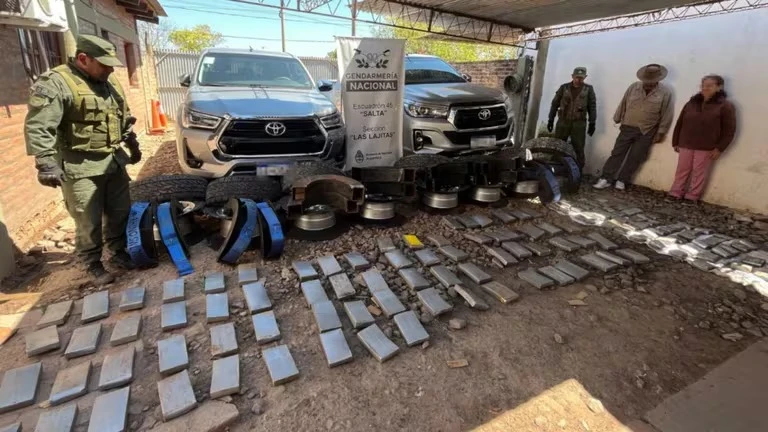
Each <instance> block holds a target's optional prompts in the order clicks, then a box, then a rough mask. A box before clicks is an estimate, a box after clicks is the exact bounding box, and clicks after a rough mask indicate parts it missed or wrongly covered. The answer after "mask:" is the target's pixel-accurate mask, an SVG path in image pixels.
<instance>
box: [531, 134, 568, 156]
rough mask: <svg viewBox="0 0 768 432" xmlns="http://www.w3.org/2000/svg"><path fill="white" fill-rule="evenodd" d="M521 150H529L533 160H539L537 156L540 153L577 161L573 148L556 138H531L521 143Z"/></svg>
mask: <svg viewBox="0 0 768 432" xmlns="http://www.w3.org/2000/svg"><path fill="white" fill-rule="evenodd" d="M523 148H524V149H529V150H531V153H533V156H534V159H539V158H538V157H537V155H538V154H541V153H544V154H554V155H558V156H570V157H572V158H574V159H578V158H577V157H576V151H574V150H573V146H572V145H570V144H568V143H567V142H565V141H563V140H561V139H557V138H551V137H539V138H533V139H530V140H528V141H526V142H525V143H523Z"/></svg>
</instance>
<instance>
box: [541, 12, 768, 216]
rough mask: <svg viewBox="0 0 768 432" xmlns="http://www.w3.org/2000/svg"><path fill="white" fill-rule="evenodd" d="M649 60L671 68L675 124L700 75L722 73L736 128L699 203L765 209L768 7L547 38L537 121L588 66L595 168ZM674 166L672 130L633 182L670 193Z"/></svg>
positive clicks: (590, 166)
mask: <svg viewBox="0 0 768 432" xmlns="http://www.w3.org/2000/svg"><path fill="white" fill-rule="evenodd" d="M648 63H660V64H663V65H665V66H666V67H667V68H668V69H669V76H668V77H667V79H666V80H665V81H664V82H665V84H667V85H669V86H671V87H672V89H673V91H674V94H675V113H676V114H675V121H676V120H677V116H678V114H679V112H680V109H681V108H682V107H683V105H684V104H685V102H686V101H687V100H688V99H689V98H690V97H691V96H692V95H693V94H695V93H696V92H697V91H698V86H699V82H700V80H701V77H702V76H704V75H706V74H710V73H716V74H719V75H722V76H723V77H725V80H726V90H727V91H728V93H729V95H730V99H731V101H732V102H733V103H734V104H735V105H736V108H737V110H738V112H737V116H738V122H739V126H738V131H737V134H736V139H735V141H734V142H733V144H731V146H730V147H729V148H728V150H727V151H726V152H725V153H724V154H723V156H722V157H721V158H720V160H719V161H717V163H716V164H715V168H714V171H713V173H712V176H711V179H710V183H709V187H708V189H707V192H706V194H705V195H704V200H705V201H707V202H712V203H716V204H721V205H726V206H729V207H734V208H739V209H747V210H751V211H757V212H760V213H768V9H758V10H754V11H747V12H739V13H733V14H726V15H718V16H712V17H708V18H699V19H691V20H687V21H681V22H675V23H668V24H660V25H653V26H647V27H640V28H633V29H626V30H616V31H610V32H605V33H597V34H591V35H584V36H574V37H569V38H563V39H556V40H553V41H552V42H551V45H550V48H549V56H548V59H547V70H546V73H545V77H544V94H543V98H542V104H541V111H540V114H539V123H541V122H546V118H547V115H548V111H549V107H550V103H551V100H552V97H553V96H554V92H555V90H556V89H557V86H558V85H560V84H562V83H564V82H567V81H569V80H570V74H571V72H572V71H573V68H574V67H576V66H585V67H587V69H588V73H589V77H588V78H587V82H588V83H590V84H592V85H593V86H595V91H596V92H597V109H598V120H597V131H596V133H595V135H594V137H592V138H588V139H587V151H586V153H587V166H586V170H587V171H588V172H590V173H595V174H597V173H599V171H600V170H601V169H602V166H603V162H604V161H605V159H606V158H607V157H608V155H609V154H610V152H611V149H612V148H613V144H614V140H615V139H616V136H617V135H618V132H619V131H618V127H617V126H614V124H613V120H612V117H613V113H614V111H615V110H616V106H617V105H618V103H619V101H620V100H621V97H622V95H623V94H624V91H625V90H626V88H627V86H628V85H629V84H630V83H632V82H633V81H636V77H635V73H636V71H637V69H638V68H639V67H640V66H642V65H645V64H648ZM676 166H677V154H676V153H675V152H674V151H673V150H672V146H671V131H670V135H669V136H668V138H667V139H666V140H665V142H663V143H660V144H657V145H656V146H654V148H653V149H652V151H651V154H650V156H649V159H648V161H647V162H646V163H645V165H644V166H643V167H642V168H641V170H640V171H639V172H638V174H637V176H636V178H635V181H634V182H635V183H637V184H639V185H643V186H648V187H651V188H653V189H658V190H668V189H669V187H670V186H671V185H672V181H673V179H674V172H675V167H676Z"/></svg>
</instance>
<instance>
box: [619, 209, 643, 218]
mask: <svg viewBox="0 0 768 432" xmlns="http://www.w3.org/2000/svg"><path fill="white" fill-rule="evenodd" d="M642 212H643V209H641V208H637V207H630V208H625V209H623V210H622V211H621V214H623V215H624V216H627V217H629V216H634V215H636V214H640V213H642Z"/></svg>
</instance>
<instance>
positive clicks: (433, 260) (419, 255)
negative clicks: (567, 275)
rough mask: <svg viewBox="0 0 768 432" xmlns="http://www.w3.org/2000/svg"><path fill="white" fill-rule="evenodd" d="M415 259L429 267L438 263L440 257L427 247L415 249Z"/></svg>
mask: <svg viewBox="0 0 768 432" xmlns="http://www.w3.org/2000/svg"><path fill="white" fill-rule="evenodd" d="M415 255H416V259H417V260H419V262H420V263H421V265H423V266H424V267H430V266H433V265H437V264H440V258H439V257H438V256H437V254H436V253H435V252H434V251H433V250H432V249H429V248H426V249H421V250H417V251H416V252H415Z"/></svg>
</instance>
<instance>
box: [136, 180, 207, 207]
mask: <svg viewBox="0 0 768 432" xmlns="http://www.w3.org/2000/svg"><path fill="white" fill-rule="evenodd" d="M207 187H208V181H207V180H206V179H204V178H202V177H197V176H193V175H159V176H154V177H148V178H145V179H141V180H136V181H132V182H131V183H130V185H129V191H130V195H131V201H133V202H138V201H149V202H153V201H154V202H158V203H162V202H166V201H171V200H177V201H203V200H205V191H206V188H207Z"/></svg>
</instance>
